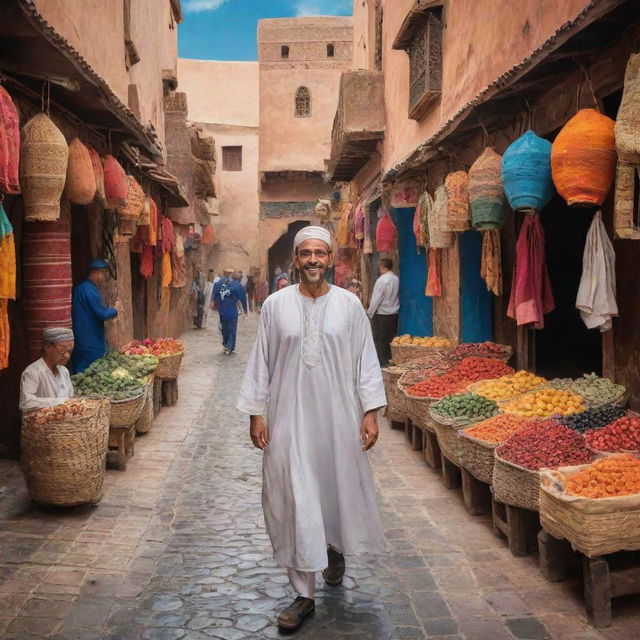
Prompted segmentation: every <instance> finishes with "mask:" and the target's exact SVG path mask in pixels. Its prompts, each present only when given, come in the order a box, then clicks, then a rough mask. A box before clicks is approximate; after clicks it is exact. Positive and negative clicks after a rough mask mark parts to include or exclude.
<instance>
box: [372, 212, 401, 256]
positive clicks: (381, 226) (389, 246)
mask: <svg viewBox="0 0 640 640" xmlns="http://www.w3.org/2000/svg"><path fill="white" fill-rule="evenodd" d="M397 240H398V230H397V229H396V225H395V224H394V223H393V219H392V218H391V214H390V213H389V212H388V211H387V212H386V213H385V214H384V215H383V216H382V218H381V219H380V220H379V221H378V226H377V227H376V249H377V250H378V251H395V249H396V242H397Z"/></svg>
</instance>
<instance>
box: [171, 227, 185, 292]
mask: <svg viewBox="0 0 640 640" xmlns="http://www.w3.org/2000/svg"><path fill="white" fill-rule="evenodd" d="M171 276H172V277H171V286H172V287H173V288H174V289H180V288H181V287H184V286H185V285H186V284H187V264H186V258H185V251H184V240H183V239H182V235H181V234H179V233H176V234H175V240H174V247H173V250H172V251H171Z"/></svg>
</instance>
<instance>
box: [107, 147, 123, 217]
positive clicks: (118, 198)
mask: <svg viewBox="0 0 640 640" xmlns="http://www.w3.org/2000/svg"><path fill="white" fill-rule="evenodd" d="M102 168H103V171H104V193H105V205H106V207H107V209H115V208H116V207H123V206H124V205H125V203H126V201H127V191H128V187H129V185H128V183H127V174H126V173H125V172H124V169H123V168H122V165H121V164H120V163H119V162H118V161H117V160H116V159H115V158H114V157H113V156H112V155H107V156H105V158H104V162H103V165H102Z"/></svg>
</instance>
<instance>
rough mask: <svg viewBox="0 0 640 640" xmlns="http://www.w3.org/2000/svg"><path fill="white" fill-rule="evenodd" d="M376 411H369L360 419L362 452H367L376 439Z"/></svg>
mask: <svg viewBox="0 0 640 640" xmlns="http://www.w3.org/2000/svg"><path fill="white" fill-rule="evenodd" d="M378 433H379V431H378V410H377V409H375V410H374V411H369V412H368V413H365V414H364V417H363V418H362V426H361V427H360V440H361V441H362V450H363V451H369V449H371V447H373V445H374V444H375V443H376V440H377V439H378Z"/></svg>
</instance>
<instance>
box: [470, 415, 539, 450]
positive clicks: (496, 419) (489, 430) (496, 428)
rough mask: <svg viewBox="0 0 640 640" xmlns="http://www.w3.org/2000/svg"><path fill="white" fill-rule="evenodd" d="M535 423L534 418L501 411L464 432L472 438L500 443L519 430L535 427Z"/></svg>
mask: <svg viewBox="0 0 640 640" xmlns="http://www.w3.org/2000/svg"><path fill="white" fill-rule="evenodd" d="M535 424H536V421H535V420H533V419H532V418H524V417H523V416H517V415H515V414H512V413H501V414H499V415H497V416H493V418H489V419H488V420H483V421H482V422H478V423H476V424H474V425H473V426H471V427H467V428H466V429H465V430H464V432H465V433H466V434H467V435H468V436H471V437H472V438H478V440H484V441H485V442H493V443H499V442H504V441H505V440H507V439H508V438H510V437H511V436H512V435H513V434H514V433H518V431H522V430H523V429H526V428H527V427H533V426H535Z"/></svg>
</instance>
